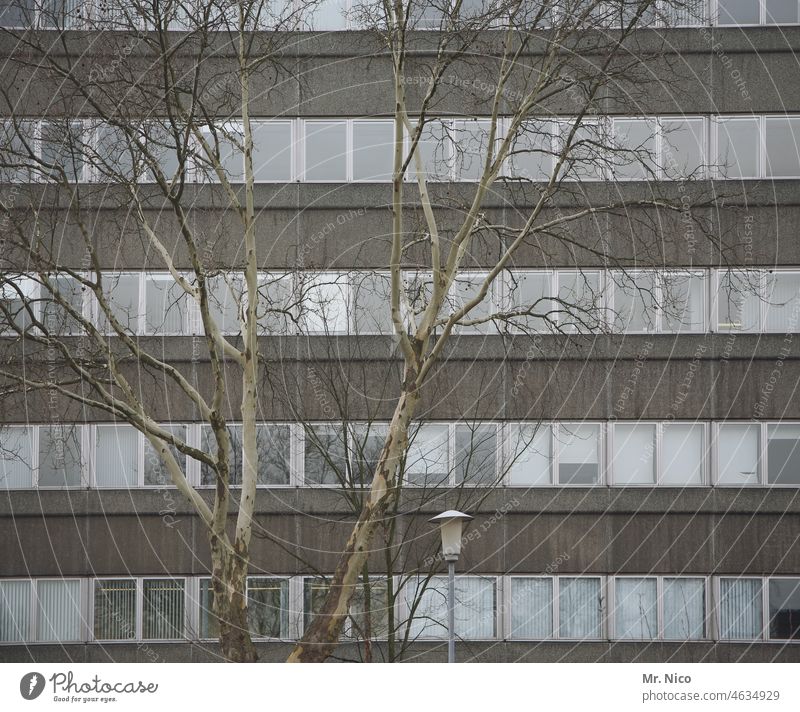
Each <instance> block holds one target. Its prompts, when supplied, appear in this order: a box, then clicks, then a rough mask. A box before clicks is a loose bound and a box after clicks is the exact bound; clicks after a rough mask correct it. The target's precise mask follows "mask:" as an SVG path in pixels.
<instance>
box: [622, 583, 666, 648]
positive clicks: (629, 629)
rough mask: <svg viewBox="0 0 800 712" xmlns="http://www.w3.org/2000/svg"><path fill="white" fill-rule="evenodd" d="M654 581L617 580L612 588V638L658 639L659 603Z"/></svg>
mask: <svg viewBox="0 0 800 712" xmlns="http://www.w3.org/2000/svg"><path fill="white" fill-rule="evenodd" d="M656 588H657V586H656V579H654V578H618V579H616V580H615V587H614V596H615V597H614V626H615V637H617V638H635V639H637V640H650V639H653V638H657V637H658V601H657V592H656Z"/></svg>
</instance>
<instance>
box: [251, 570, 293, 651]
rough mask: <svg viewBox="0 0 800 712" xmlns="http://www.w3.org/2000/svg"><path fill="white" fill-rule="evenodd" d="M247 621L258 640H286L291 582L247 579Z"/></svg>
mask: <svg viewBox="0 0 800 712" xmlns="http://www.w3.org/2000/svg"><path fill="white" fill-rule="evenodd" d="M247 620H248V625H249V626H250V632H251V633H252V635H253V636H254V637H256V638H286V637H287V636H288V630H289V581H288V579H281V578H266V577H263V576H249V577H248V578H247Z"/></svg>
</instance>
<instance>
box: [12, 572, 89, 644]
mask: <svg viewBox="0 0 800 712" xmlns="http://www.w3.org/2000/svg"><path fill="white" fill-rule="evenodd" d="M82 624H83V616H82V614H81V582H80V581H79V580H77V579H35V580H27V581H14V580H3V581H0V642H2V643H22V642H41V643H51V642H58V643H66V642H71V641H79V640H81V639H82V637H83V633H82Z"/></svg>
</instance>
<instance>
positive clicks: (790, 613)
mask: <svg viewBox="0 0 800 712" xmlns="http://www.w3.org/2000/svg"><path fill="white" fill-rule="evenodd" d="M769 637H770V638H772V639H774V640H797V639H800V579H770V582H769Z"/></svg>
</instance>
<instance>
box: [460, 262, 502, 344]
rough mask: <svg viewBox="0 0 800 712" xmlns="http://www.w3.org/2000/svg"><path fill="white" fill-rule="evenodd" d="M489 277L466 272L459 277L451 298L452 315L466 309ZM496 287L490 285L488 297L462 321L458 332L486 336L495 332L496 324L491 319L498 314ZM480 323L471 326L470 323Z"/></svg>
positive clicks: (465, 315)
mask: <svg viewBox="0 0 800 712" xmlns="http://www.w3.org/2000/svg"><path fill="white" fill-rule="evenodd" d="M486 277H487V275H486V274H482V273H468V272H464V273H462V274H460V275H458V276H457V277H456V279H455V281H454V282H453V286H452V287H451V290H450V294H449V295H448V296H449V302H450V313H451V314H455V313H456V312H458V311H459V310H461V309H463V308H464V307H466V306H467V305H468V304H469V303H470V302H471V301H472V300H473V299H475V298H477V297H478V294H479V292H480V290H481V287H482V286H483V283H484V282H485V280H486ZM493 292H494V286H493V285H490V286H489V289H488V291H487V293H486V295H485V296H484V297H483V299H482V300H481V301H480V302H478V303H477V304H476V305H475V306H474V307H472V309H470V310H469V311H468V312H467V313H466V314H464V316H463V317H462V318H461V319H460V323H461V324H462V325H461V326H459V327H458V331H459V332H461V333H462V334H486V333H489V332H491V331H492V330H493V328H494V324H493V323H492V322H491V321H490V319H491V317H492V316H494V315H495V314H496V313H497V307H496V304H495V300H494V298H493ZM473 321H476V322H479V323H477V324H470V323H469V322H473Z"/></svg>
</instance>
